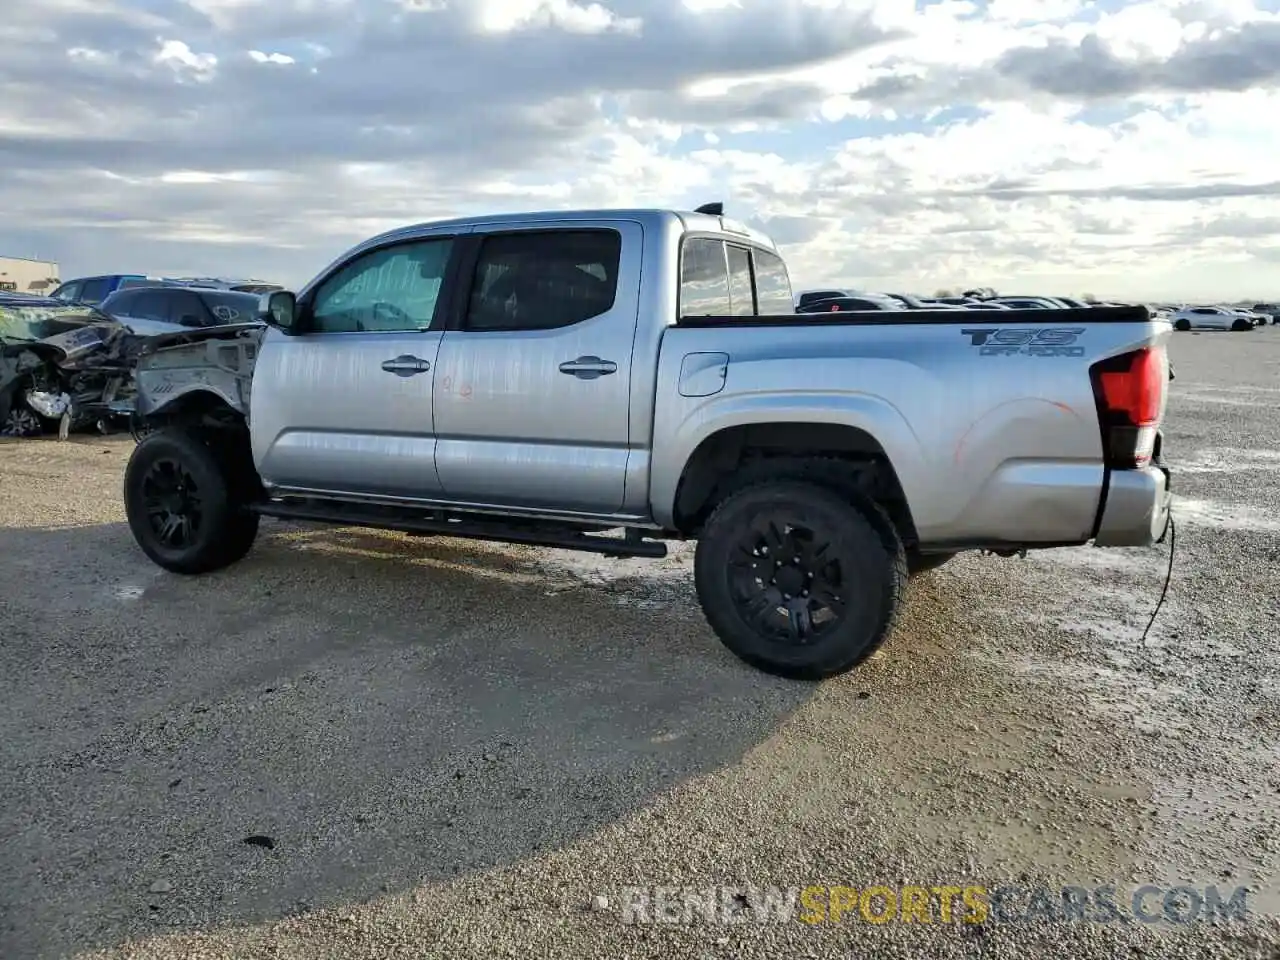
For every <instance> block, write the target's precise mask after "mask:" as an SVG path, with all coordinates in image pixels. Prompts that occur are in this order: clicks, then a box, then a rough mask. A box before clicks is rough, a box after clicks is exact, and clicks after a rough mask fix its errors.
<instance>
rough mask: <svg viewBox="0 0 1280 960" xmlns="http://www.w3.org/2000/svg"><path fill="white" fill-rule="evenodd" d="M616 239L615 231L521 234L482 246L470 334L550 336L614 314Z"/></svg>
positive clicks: (619, 242) (473, 286)
mask: <svg viewBox="0 0 1280 960" xmlns="http://www.w3.org/2000/svg"><path fill="white" fill-rule="evenodd" d="M621 262H622V234H620V233H619V232H618V231H617V230H605V229H585V230H523V231H520V232H518V233H508V234H498V235H496V236H492V237H486V238H485V240H484V243H483V244H482V245H481V247H480V257H479V260H478V262H477V263H476V272H475V277H474V278H473V280H472V283H471V296H470V299H469V301H468V304H467V317H466V329H468V330H476V331H480V330H555V329H557V328H560V327H570V326H573V325H574V324H577V323H584V322H586V321H587V320H590V319H592V318H593V317H598V316H600V315H601V314H603V313H608V312H609V311H610V310H612V309H613V304H614V301H615V300H616V299H617V297H618V270H619V268H620V266H621Z"/></svg>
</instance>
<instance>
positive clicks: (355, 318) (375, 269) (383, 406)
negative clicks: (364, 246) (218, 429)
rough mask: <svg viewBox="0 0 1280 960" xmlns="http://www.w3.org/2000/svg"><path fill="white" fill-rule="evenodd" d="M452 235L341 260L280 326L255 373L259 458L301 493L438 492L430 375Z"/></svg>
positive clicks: (265, 473) (411, 495)
mask: <svg viewBox="0 0 1280 960" xmlns="http://www.w3.org/2000/svg"><path fill="white" fill-rule="evenodd" d="M455 250H456V239H455V238H454V237H453V236H429V237H418V238H417V239H412V240H403V241H400V242H396V243H389V244H384V245H382V246H379V247H376V248H374V249H371V250H366V251H364V252H363V253H358V254H356V255H355V256H354V257H353V258H351V259H350V260H348V261H346V262H345V263H341V264H338V265H337V266H335V267H334V268H333V269H332V270H331V271H330V272H329V273H328V275H327V276H326V277H324V278H322V279H320V280H319V281H318V282H317V283H315V284H314V285H312V287H311V288H310V289H309V290H308V291H306V292H305V293H304V295H303V297H302V298H301V301H300V303H301V304H302V305H303V309H304V311H305V313H304V316H305V317H306V318H307V321H306V322H307V327H306V332H304V333H302V334H300V335H296V336H285V335H283V334H280V333H278V332H277V331H271V332H270V333H269V334H268V336H267V337H266V339H265V340H264V343H263V347H262V352H261V355H260V356H259V358H258V362H257V366H256V368H255V371H254V378H253V393H252V396H251V400H250V412H251V416H252V423H253V431H252V432H253V442H254V458H255V459H256V460H257V462H258V464H259V470H260V472H261V474H262V477H263V479H264V480H265V481H267V482H268V483H270V484H275V485H277V486H279V487H286V488H289V489H294V490H310V491H315V492H327V493H337V494H361V495H375V496H383V497H391V498H396V499H404V500H416V499H423V500H429V499H432V498H435V497H437V496H438V495H439V493H440V489H441V488H440V481H439V479H438V478H437V476H436V468H435V447H436V440H435V430H434V421H433V413H432V399H431V395H432V390H431V381H432V377H433V376H434V375H435V362H436V351H437V349H438V348H439V346H440V337H441V329H442V326H443V316H444V314H445V310H444V309H443V308H442V303H443V296H442V295H443V294H444V292H445V282H444V281H445V277H446V276H447V274H448V270H449V265H450V263H451V258H452V257H453V255H454V252H455Z"/></svg>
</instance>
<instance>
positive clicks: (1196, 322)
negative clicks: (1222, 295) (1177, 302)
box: [1170, 307, 1257, 332]
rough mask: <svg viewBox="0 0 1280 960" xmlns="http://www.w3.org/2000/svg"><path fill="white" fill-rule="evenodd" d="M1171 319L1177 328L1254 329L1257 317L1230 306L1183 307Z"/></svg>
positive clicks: (1174, 327)
mask: <svg viewBox="0 0 1280 960" xmlns="http://www.w3.org/2000/svg"><path fill="white" fill-rule="evenodd" d="M1170 319H1171V320H1172V321H1173V329H1175V330H1235V331H1237V332H1239V331H1243V330H1252V329H1253V328H1254V326H1256V324H1257V321H1256V319H1255V318H1253V317H1250V316H1248V315H1247V314H1245V313H1242V312H1241V311H1239V310H1233V309H1232V308H1230V307H1183V308H1182V309H1181V310H1179V311H1178V312H1177V313H1175V314H1174V315H1173V316H1172V317H1170Z"/></svg>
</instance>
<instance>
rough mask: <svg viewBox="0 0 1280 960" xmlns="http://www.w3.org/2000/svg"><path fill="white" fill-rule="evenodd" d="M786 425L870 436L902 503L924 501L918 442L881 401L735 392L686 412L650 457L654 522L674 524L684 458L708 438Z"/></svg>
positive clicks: (861, 397)
mask: <svg viewBox="0 0 1280 960" xmlns="http://www.w3.org/2000/svg"><path fill="white" fill-rule="evenodd" d="M788 422H801V423H814V424H818V423H822V424H831V425H833V426H845V427H854V428H856V429H858V430H861V431H863V432H864V433H866V434H868V435H870V436H871V437H872V438H873V439H874V440H876V442H878V443H879V444H880V446H881V447H882V448H883V450H884V452H885V455H886V456H887V457H888V458H889V462H890V464H891V465H892V466H893V468H894V471H895V472H896V473H897V476H898V480H899V482H900V483H901V484H902V488H903V493H904V494H905V496H906V499H907V503H908V504H913V503H914V504H919V503H921V502H924V501H925V498H926V497H927V492H928V483H929V478H928V472H927V470H926V469H925V465H926V458H925V456H924V451H923V448H922V445H921V442H920V438H919V437H917V436H916V434H915V432H914V431H913V430H912V429H911V426H910V424H909V423H907V420H906V418H905V417H903V415H902V413H901V412H900V411H899V410H898V409H897V408H896V407H894V406H893V405H892V404H890V403H889V402H888V401H886V400H885V399H883V398H882V397H878V396H873V395H870V394H852V393H825V392H820V391H814V392H806V393H803V394H794V395H777V394H755V395H743V394H737V395H731V396H728V397H712V398H709V399H708V402H707V403H705V404H702V405H700V406H699V407H697V408H696V409H695V410H692V411H688V415H687V416H686V417H685V419H684V422H683V423H681V424H680V425H679V426H678V428H677V429H676V431H675V433H674V437H673V440H674V442H673V443H671V444H670V446H667V447H666V449H665V450H662V451H661V452H660V454H659V456H657V457H656V458H655V463H654V469H653V474H652V486H651V490H650V493H651V497H652V508H653V512H654V519H655V520H656V521H657V522H658V523H659V524H663V525H666V526H671V525H673V524H674V523H675V513H676V495H677V490H678V487H679V483H680V478H681V476H683V474H684V469H685V466H686V464H688V462H689V458H690V457H692V456H693V455H694V452H695V451H696V450H697V449H698V447H699V446H700V445H701V444H702V442H703V441H704V440H706V439H707V438H708V437H710V436H711V435H713V434H716V433H719V432H720V431H722V430H725V429H728V428H731V427H742V426H754V425H763V424H769V423H788Z"/></svg>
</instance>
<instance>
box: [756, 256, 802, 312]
mask: <svg viewBox="0 0 1280 960" xmlns="http://www.w3.org/2000/svg"><path fill="white" fill-rule="evenodd" d="M751 256H752V259H754V261H755V273H756V312H757V313H760V314H762V315H764V316H771V315H777V314H788V313H794V312H795V301H794V299H793V294H792V292H791V278H790V277H789V276H787V265H786V264H785V263H784V262H783V260H782V258H781V257H780V256H778V255H777V254H775V253H770V252H769V251H767V250H753V251H751Z"/></svg>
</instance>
